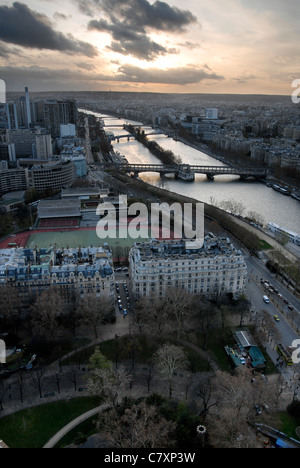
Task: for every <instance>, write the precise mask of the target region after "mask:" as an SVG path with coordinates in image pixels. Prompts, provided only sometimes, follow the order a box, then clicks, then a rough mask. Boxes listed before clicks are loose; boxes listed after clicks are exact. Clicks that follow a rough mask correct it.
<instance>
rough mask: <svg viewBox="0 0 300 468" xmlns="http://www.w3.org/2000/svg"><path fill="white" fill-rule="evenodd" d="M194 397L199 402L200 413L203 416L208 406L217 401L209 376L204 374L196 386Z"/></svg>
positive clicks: (213, 404)
mask: <svg viewBox="0 0 300 468" xmlns="http://www.w3.org/2000/svg"><path fill="white" fill-rule="evenodd" d="M195 396H196V399H197V401H199V402H200V404H201V411H200V414H201V415H203V416H204V417H205V416H206V415H207V413H208V411H209V409H210V408H212V407H213V406H215V405H216V404H217V403H218V399H217V398H216V397H215V395H214V385H213V380H212V377H211V376H208V375H204V376H202V377H201V380H200V382H199V383H198V385H197V387H196V395H195Z"/></svg>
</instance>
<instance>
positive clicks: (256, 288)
mask: <svg viewBox="0 0 300 468" xmlns="http://www.w3.org/2000/svg"><path fill="white" fill-rule="evenodd" d="M243 253H244V256H245V260H246V263H247V266H248V282H247V291H246V292H247V296H248V298H249V300H250V301H251V303H252V307H253V308H254V309H255V310H256V311H257V313H260V312H261V311H262V310H265V311H267V312H268V313H269V314H270V316H271V317H272V318H274V315H278V317H279V319H280V321H279V322H275V320H274V323H275V324H276V328H277V330H278V332H279V333H280V335H281V342H282V344H283V345H284V346H286V347H289V346H291V345H292V343H293V341H294V340H296V339H299V338H300V336H299V333H298V332H297V328H296V327H294V328H293V327H292V326H291V323H290V322H289V321H288V318H291V317H292V314H291V312H289V310H288V308H287V305H286V304H285V303H284V302H283V299H280V298H279V296H278V295H276V294H273V295H271V294H268V293H267V292H266V291H265V289H264V287H263V285H262V284H261V278H263V279H264V280H266V281H268V282H269V283H270V284H272V285H273V286H274V287H275V288H276V289H278V291H279V293H281V294H282V296H283V298H284V299H287V300H288V302H289V304H290V305H292V306H293V307H294V309H295V311H296V312H295V318H294V324H295V325H298V327H299V326H300V301H299V299H297V298H296V297H295V296H294V295H293V294H292V293H291V292H290V291H289V290H288V289H287V288H286V287H285V286H284V285H283V284H282V283H280V282H279V281H278V280H277V279H276V277H275V275H272V274H271V273H270V272H269V270H268V269H267V268H266V267H265V265H264V264H263V262H262V261H261V260H259V259H257V258H256V257H252V256H250V255H249V254H247V253H246V252H245V251H244V252H243ZM249 280H250V281H249ZM264 294H267V295H268V297H269V298H270V299H271V302H270V303H269V304H266V303H265V302H264V300H263V295H264ZM274 348H275V344H274V345H273V347H271V346H267V349H268V353H269V355H270V357H271V358H272V360H273V362H274V363H276V361H277V358H278V354H277V352H276V351H275V349H274ZM295 372H297V373H298V374H299V375H300V366H299V364H298V365H294V366H290V367H289V368H287V369H285V370H284V372H283V373H284V374H286V377H287V378H290V376H291V375H294V373H295Z"/></svg>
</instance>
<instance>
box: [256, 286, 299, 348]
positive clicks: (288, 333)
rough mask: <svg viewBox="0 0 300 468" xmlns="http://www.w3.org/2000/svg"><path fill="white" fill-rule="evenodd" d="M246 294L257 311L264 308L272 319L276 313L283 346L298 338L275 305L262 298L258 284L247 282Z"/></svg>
mask: <svg viewBox="0 0 300 468" xmlns="http://www.w3.org/2000/svg"><path fill="white" fill-rule="evenodd" d="M247 296H248V298H249V300H250V301H251V303H252V304H253V305H254V307H255V308H256V310H257V311H258V313H259V314H260V313H261V312H262V310H265V311H266V312H267V313H268V314H269V315H270V316H271V317H272V318H273V320H274V322H275V319H274V315H278V317H279V318H280V322H276V326H277V328H278V331H279V332H280V333H281V342H282V344H283V345H285V346H291V345H292V342H293V341H294V340H296V339H298V338H299V335H298V334H297V333H296V331H295V330H294V329H293V328H292V327H291V325H290V324H289V323H288V322H287V320H286V319H285V317H284V316H283V315H282V313H281V312H280V311H279V310H278V309H277V308H276V306H275V305H274V304H273V303H272V302H270V303H269V304H266V303H265V302H264V300H263V292H262V290H261V288H260V286H259V285H258V284H257V283H256V282H255V281H253V280H251V281H250V283H247Z"/></svg>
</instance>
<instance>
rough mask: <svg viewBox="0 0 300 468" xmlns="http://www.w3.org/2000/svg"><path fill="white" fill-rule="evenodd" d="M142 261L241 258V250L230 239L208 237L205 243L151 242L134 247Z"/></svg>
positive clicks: (184, 241)
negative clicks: (221, 257)
mask: <svg viewBox="0 0 300 468" xmlns="http://www.w3.org/2000/svg"><path fill="white" fill-rule="evenodd" d="M134 249H135V251H136V253H138V255H139V257H140V259H141V260H142V261H147V260H152V259H169V258H172V257H173V258H177V259H178V258H180V257H184V258H187V257H189V258H191V259H195V258H199V257H201V256H203V257H212V258H214V257H216V256H218V255H225V256H228V257H230V256H232V255H235V256H241V258H242V254H241V252H240V251H239V250H236V249H235V247H234V246H233V245H232V244H231V242H230V239H228V238H217V237H211V236H206V237H205V239H204V243H203V242H201V241H187V240H184V239H182V240H168V241H158V240H152V241H151V242H146V243H144V242H141V243H136V244H135V247H134Z"/></svg>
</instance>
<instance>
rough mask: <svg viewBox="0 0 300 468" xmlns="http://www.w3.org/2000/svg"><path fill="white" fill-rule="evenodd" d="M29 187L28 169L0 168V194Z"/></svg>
mask: <svg viewBox="0 0 300 468" xmlns="http://www.w3.org/2000/svg"><path fill="white" fill-rule="evenodd" d="M28 188H29V175H28V169H4V170H0V195H3V194H4V193H8V192H15V191H18V190H27V189H28Z"/></svg>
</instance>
